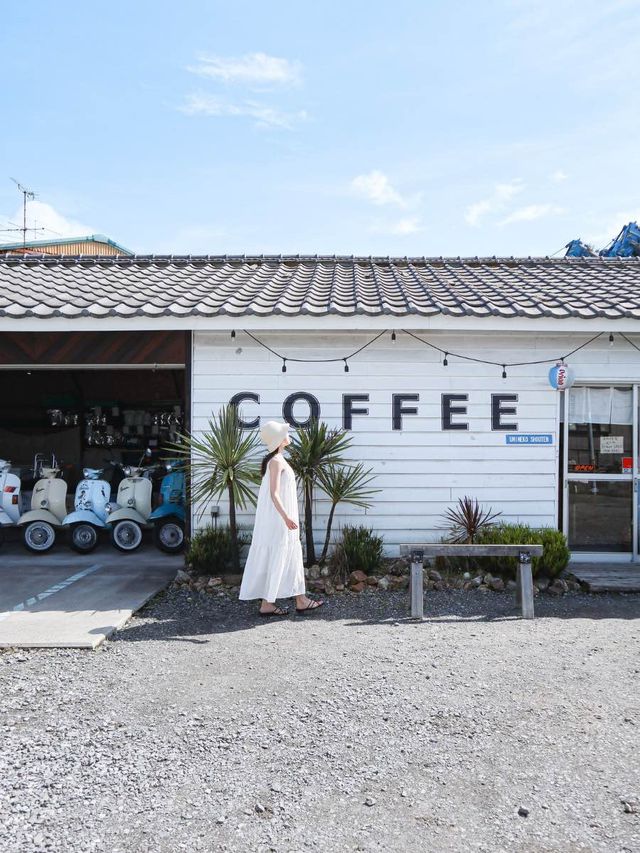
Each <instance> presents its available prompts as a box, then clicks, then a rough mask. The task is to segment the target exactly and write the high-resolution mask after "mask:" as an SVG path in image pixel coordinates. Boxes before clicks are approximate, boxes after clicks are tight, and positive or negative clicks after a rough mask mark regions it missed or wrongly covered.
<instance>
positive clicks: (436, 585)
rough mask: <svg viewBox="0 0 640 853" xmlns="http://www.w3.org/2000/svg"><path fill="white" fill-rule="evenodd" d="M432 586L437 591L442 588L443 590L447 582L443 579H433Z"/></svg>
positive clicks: (441, 590) (440, 590)
mask: <svg viewBox="0 0 640 853" xmlns="http://www.w3.org/2000/svg"><path fill="white" fill-rule="evenodd" d="M433 588H434V589H435V590H437V591H438V592H443V590H445V589H446V588H447V584H446V582H445V581H443V580H440V581H434V582H433Z"/></svg>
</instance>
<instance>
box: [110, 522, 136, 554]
mask: <svg viewBox="0 0 640 853" xmlns="http://www.w3.org/2000/svg"><path fill="white" fill-rule="evenodd" d="M111 544H112V545H115V547H116V548H117V549H118V551H126V552H127V553H128V552H129V551H135V550H136V549H137V548H139V547H140V546H141V545H142V530H141V528H140V525H139V524H136V523H135V521H118V522H116V524H114V525H113V529H112V530H111Z"/></svg>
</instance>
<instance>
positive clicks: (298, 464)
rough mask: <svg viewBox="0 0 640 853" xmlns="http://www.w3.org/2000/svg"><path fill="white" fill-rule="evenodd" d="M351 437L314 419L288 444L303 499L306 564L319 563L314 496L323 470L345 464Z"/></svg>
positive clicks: (292, 465) (301, 428)
mask: <svg viewBox="0 0 640 853" xmlns="http://www.w3.org/2000/svg"><path fill="white" fill-rule="evenodd" d="M351 440H352V439H351V436H350V435H349V434H348V433H346V432H345V431H344V430H338V429H329V427H328V426H327V424H326V423H324V422H323V421H319V420H318V419H317V418H313V419H312V420H311V421H310V422H309V424H308V426H305V427H300V428H299V429H298V430H297V434H296V435H295V436H293V437H292V441H291V444H290V445H289V461H290V463H291V467H292V468H293V470H294V471H295V473H296V475H297V477H298V479H299V481H300V483H301V486H302V492H303V496H304V535H305V543H306V550H307V565H308V566H311V565H313V564H314V563H315V562H316V549H315V545H314V542H313V494H314V489H315V486H316V484H317V483H318V480H319V474H320V471H321V470H322V469H323V468H326V467H327V466H328V465H339V464H341V463H342V454H343V453H344V452H345V451H346V450H347V449H348V448H349V447H350V445H351Z"/></svg>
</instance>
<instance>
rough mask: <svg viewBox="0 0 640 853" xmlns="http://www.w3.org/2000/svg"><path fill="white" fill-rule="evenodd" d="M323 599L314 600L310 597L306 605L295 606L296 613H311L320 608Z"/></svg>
mask: <svg viewBox="0 0 640 853" xmlns="http://www.w3.org/2000/svg"><path fill="white" fill-rule="evenodd" d="M323 604H324V601H316V599H315V598H310V599H309V603H308V604H307V606H306V607H296V613H302V614H304V615H305V616H307V615H308V614H309V613H313V612H314V611H315V610H320V608H321V607H322V605H323Z"/></svg>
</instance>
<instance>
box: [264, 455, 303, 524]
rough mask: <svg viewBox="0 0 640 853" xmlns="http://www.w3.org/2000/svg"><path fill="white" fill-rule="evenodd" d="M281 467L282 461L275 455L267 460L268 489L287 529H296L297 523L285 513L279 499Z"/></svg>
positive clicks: (282, 465)
mask: <svg viewBox="0 0 640 853" xmlns="http://www.w3.org/2000/svg"><path fill="white" fill-rule="evenodd" d="M283 467H284V463H283V461H282V460H281V459H278V458H277V457H276V456H274V457H273V459H271V460H270V461H269V491H270V493H271V500H272V501H273V505H274V506H275V508H276V509H277V510H278V512H279V514H280V515H281V516H282V520H283V521H284V523H285V524H286V525H287V527H288V528H289V530H297V529H298V525H297V524H296V523H295V521H293V519H291V518H289V516H288V515H287V513H286V512H285V511H284V507H283V506H282V501H281V500H280V474H282V469H283Z"/></svg>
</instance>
